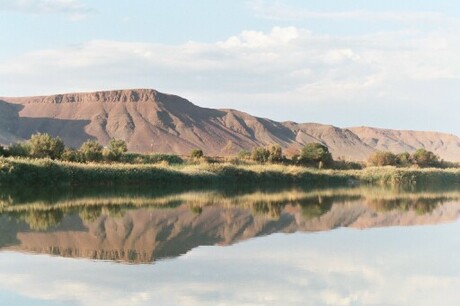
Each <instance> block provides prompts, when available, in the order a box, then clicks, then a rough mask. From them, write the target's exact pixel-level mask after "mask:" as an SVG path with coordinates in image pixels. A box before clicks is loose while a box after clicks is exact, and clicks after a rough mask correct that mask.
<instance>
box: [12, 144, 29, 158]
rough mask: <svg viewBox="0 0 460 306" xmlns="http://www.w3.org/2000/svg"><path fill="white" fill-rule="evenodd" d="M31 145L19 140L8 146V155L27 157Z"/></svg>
mask: <svg viewBox="0 0 460 306" xmlns="http://www.w3.org/2000/svg"><path fill="white" fill-rule="evenodd" d="M29 152H30V145H29V143H27V142H18V143H15V144H12V145H11V146H9V148H8V152H7V153H8V155H10V156H15V157H27V156H29Z"/></svg>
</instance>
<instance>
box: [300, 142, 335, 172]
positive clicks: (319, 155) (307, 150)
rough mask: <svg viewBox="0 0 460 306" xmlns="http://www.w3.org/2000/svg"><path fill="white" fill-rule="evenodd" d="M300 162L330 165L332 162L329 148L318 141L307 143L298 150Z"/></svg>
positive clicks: (321, 165) (320, 166) (319, 165)
mask: <svg viewBox="0 0 460 306" xmlns="http://www.w3.org/2000/svg"><path fill="white" fill-rule="evenodd" d="M300 162H301V163H302V164H307V165H318V167H319V168H322V167H323V166H327V167H328V166H330V165H331V164H332V162H333V159H332V154H331V153H330V152H329V148H328V147H326V146H325V145H323V144H320V143H309V144H307V145H305V146H304V147H303V148H302V150H301V152H300Z"/></svg>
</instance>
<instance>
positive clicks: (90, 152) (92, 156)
mask: <svg viewBox="0 0 460 306" xmlns="http://www.w3.org/2000/svg"><path fill="white" fill-rule="evenodd" d="M103 149H104V148H103V147H102V145H100V144H99V143H98V142H97V141H96V140H87V141H85V142H84V143H83V144H82V145H81V147H80V152H81V154H82V156H83V160H85V161H88V162H98V161H101V160H102V150H103Z"/></svg>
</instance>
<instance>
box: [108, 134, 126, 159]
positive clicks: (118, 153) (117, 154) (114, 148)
mask: <svg viewBox="0 0 460 306" xmlns="http://www.w3.org/2000/svg"><path fill="white" fill-rule="evenodd" d="M107 149H108V153H107V154H106V155H107V157H108V159H109V160H112V161H119V160H120V159H121V157H122V156H123V154H124V153H126V152H128V146H127V145H126V142H125V141H124V140H121V139H112V140H110V142H109V144H108V146H107Z"/></svg>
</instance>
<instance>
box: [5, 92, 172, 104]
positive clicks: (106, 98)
mask: <svg viewBox="0 0 460 306" xmlns="http://www.w3.org/2000/svg"><path fill="white" fill-rule="evenodd" d="M161 95H164V94H161ZM159 96H160V93H159V92H158V91H156V90H154V89H126V90H107V91H96V92H88V93H68V94H57V95H51V96H38V97H20V98H16V97H14V98H13V97H11V98H10V97H8V98H0V99H4V100H5V101H8V102H15V103H20V104H23V103H27V104H28V103H51V104H61V103H85V102H87V103H89V102H91V103H94V102H99V103H120V102H125V103H126V102H149V101H152V102H154V101H158V99H159Z"/></svg>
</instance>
